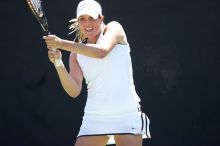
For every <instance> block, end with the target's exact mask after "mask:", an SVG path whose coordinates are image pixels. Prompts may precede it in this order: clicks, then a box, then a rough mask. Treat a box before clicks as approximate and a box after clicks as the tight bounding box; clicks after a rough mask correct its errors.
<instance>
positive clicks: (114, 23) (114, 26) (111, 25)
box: [106, 21, 124, 31]
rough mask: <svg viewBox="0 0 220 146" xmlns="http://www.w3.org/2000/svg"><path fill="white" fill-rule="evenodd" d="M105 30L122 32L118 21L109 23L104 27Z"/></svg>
mask: <svg viewBox="0 0 220 146" xmlns="http://www.w3.org/2000/svg"><path fill="white" fill-rule="evenodd" d="M106 27H107V28H114V29H121V30H122V31H124V30H123V27H122V25H121V24H120V23H119V22H118V21H111V22H109V23H108V24H107V25H106Z"/></svg>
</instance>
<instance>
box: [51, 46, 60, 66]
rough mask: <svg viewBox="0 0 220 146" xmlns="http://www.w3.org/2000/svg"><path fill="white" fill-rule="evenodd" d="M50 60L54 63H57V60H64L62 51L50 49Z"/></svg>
mask: <svg viewBox="0 0 220 146" xmlns="http://www.w3.org/2000/svg"><path fill="white" fill-rule="evenodd" d="M48 58H49V60H50V61H51V62H52V63H55V60H61V59H62V54H61V51H60V50H58V49H49V50H48Z"/></svg>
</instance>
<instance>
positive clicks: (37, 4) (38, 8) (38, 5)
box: [32, 0, 41, 12]
mask: <svg viewBox="0 0 220 146" xmlns="http://www.w3.org/2000/svg"><path fill="white" fill-rule="evenodd" d="M32 2H33V5H34V7H35V10H36V11H37V12H39V11H41V1H40V0H32Z"/></svg>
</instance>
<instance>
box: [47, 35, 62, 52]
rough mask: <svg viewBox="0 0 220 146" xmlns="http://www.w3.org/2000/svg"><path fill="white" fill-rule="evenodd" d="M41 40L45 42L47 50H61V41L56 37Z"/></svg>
mask: <svg viewBox="0 0 220 146" xmlns="http://www.w3.org/2000/svg"><path fill="white" fill-rule="evenodd" d="M43 39H44V40H45V42H46V44H47V48H48V49H58V48H62V39H61V38H59V37H57V36H56V35H48V36H43Z"/></svg>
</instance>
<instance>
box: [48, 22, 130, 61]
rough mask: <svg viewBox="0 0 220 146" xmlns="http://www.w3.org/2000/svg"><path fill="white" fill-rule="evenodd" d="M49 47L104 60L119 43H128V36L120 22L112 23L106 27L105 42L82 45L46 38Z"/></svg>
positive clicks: (53, 37)
mask: <svg viewBox="0 0 220 146" xmlns="http://www.w3.org/2000/svg"><path fill="white" fill-rule="evenodd" d="M44 39H45V41H46V43H47V47H48V48H49V49H51V48H62V49H63V50H66V51H70V52H73V53H78V54H82V55H86V56H89V57H93V58H104V57H105V56H106V55H107V54H108V53H109V52H110V51H111V50H112V49H113V48H114V47H115V45H116V44H117V43H126V42H127V41H126V35H125V32H124V30H123V28H122V26H121V25H120V24H119V23H118V22H115V21H114V22H111V23H109V24H108V25H107V26H106V31H105V34H104V36H103V40H102V42H101V43H99V44H81V43H76V42H73V41H68V40H63V39H60V38H58V37H56V36H52V35H51V36H46V37H44Z"/></svg>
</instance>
